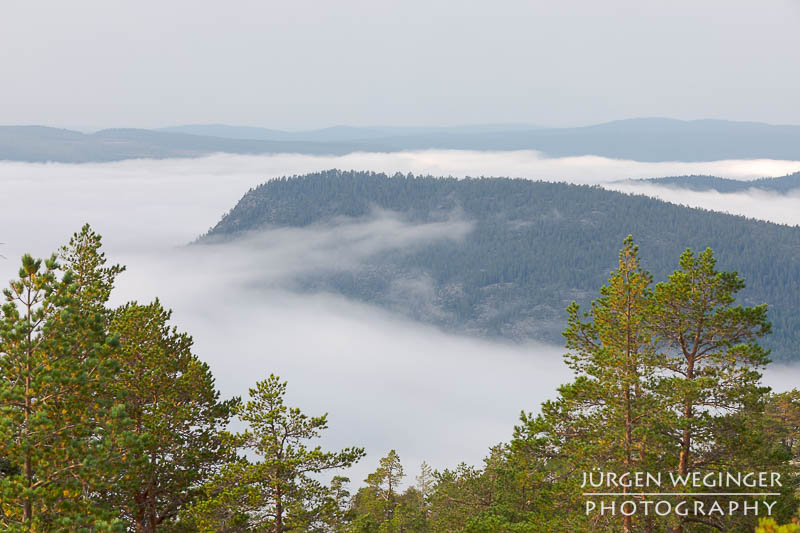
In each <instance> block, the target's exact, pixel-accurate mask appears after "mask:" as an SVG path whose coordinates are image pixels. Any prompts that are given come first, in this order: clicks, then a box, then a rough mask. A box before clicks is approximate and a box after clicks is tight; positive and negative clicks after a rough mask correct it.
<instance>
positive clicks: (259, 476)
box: [187, 375, 364, 533]
mask: <svg viewBox="0 0 800 533" xmlns="http://www.w3.org/2000/svg"><path fill="white" fill-rule="evenodd" d="M285 394H286V382H281V381H280V379H279V378H278V377H277V376H275V375H270V377H269V378H267V379H266V380H264V381H260V382H258V383H257V384H256V385H255V387H254V388H252V389H250V399H249V400H248V401H247V402H245V403H243V404H239V405H238V406H237V407H236V408H235V409H234V413H235V415H236V416H237V418H238V419H239V420H241V421H242V422H243V423H245V424H247V426H248V429H246V430H245V431H244V432H242V433H239V434H237V435H236V436H234V438H233V439H232V442H233V443H235V444H236V445H237V446H238V447H239V448H240V449H241V450H243V451H246V452H248V453H250V454H252V455H254V456H256V457H257V458H258V460H257V461H255V462H251V461H250V460H248V459H245V458H242V459H241V460H239V461H237V462H235V463H232V464H229V465H226V466H225V467H224V468H223V470H222V472H221V473H220V475H219V476H217V477H216V478H215V479H214V480H213V481H211V482H210V483H208V484H207V486H206V494H207V498H206V499H204V500H203V501H201V502H199V503H198V504H196V505H195V506H194V507H193V508H192V509H191V510H190V512H189V513H187V516H188V517H189V518H191V519H192V520H193V521H194V523H195V524H196V526H197V528H198V529H199V531H202V532H222V531H268V532H271V533H286V532H288V531H313V530H314V529H315V528H316V527H320V525H321V524H324V523H325V522H326V521H328V520H329V518H330V516H329V514H328V513H329V511H330V509H331V508H330V501H331V498H332V492H333V491H332V490H331V488H330V487H328V486H325V485H324V484H323V483H321V482H320V481H319V480H318V479H316V478H315V477H313V476H314V475H315V474H319V473H322V472H326V471H329V470H334V469H338V468H343V467H349V466H351V465H352V464H353V463H355V462H356V461H358V460H359V459H361V457H363V455H364V450H363V449H361V448H355V447H351V448H345V449H343V450H340V451H338V452H328V451H323V450H322V449H321V447H320V446H316V447H314V448H310V447H309V445H308V444H307V443H308V441H311V440H314V439H317V438H319V437H320V434H321V432H322V431H323V430H324V429H326V428H327V426H328V420H327V415H322V416H316V417H309V416H307V415H305V414H303V413H302V412H301V411H300V410H299V409H297V408H290V407H287V406H286V405H285V404H284V396H285Z"/></svg>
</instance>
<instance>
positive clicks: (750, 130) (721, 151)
mask: <svg viewBox="0 0 800 533" xmlns="http://www.w3.org/2000/svg"><path fill="white" fill-rule="evenodd" d="M423 149H462V150H538V151H541V152H544V153H545V154H547V155H549V156H553V157H560V156H578V155H599V156H605V157H612V158H621V159H632V160H637V161H713V160H720V159H755V158H769V159H792V160H800V126H777V125H770V124H761V123H755V122H729V121H722V120H696V121H681V120H672V119H662V118H648V119H631V120H621V121H617V122H609V123H605V124H598V125H595V126H585V127H575V128H537V127H535V126H525V125H487V126H464V127H452V128H407V127H374V128H360V127H346V126H337V127H333V128H327V129H322V130H313V131H306V132H286V131H278V130H269V129H264V128H252V127H240V126H226V125H193V126H180V127H174V128H166V129H162V130H142V129H110V130H102V131H99V132H96V133H92V134H84V133H80V132H76V131H71V130H63V129H56V128H48V127H44V126H0V159H5V160H14V161H59V162H69V163H81V162H90V161H118V160H122V159H131V158H167V157H198V156H203V155H208V154H211V153H215V152H227V153H234V154H268V153H281V152H283V153H286V152H290V153H301V154H346V153H350V152H356V151H365V152H391V151H400V150H423Z"/></svg>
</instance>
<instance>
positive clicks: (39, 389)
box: [0, 226, 125, 531]
mask: <svg viewBox="0 0 800 533" xmlns="http://www.w3.org/2000/svg"><path fill="white" fill-rule="evenodd" d="M99 248H100V237H99V236H98V235H96V234H95V233H94V232H92V231H91V229H90V228H89V227H88V226H84V228H83V229H82V230H81V232H80V233H77V234H75V235H74V236H73V238H72V239H71V241H70V243H69V245H68V246H67V247H65V248H64V249H63V250H62V253H61V255H62V258H63V260H64V263H63V265H61V264H59V262H58V261H57V258H56V256H53V257H51V258H50V259H48V260H46V261H42V260H40V259H33V258H32V257H31V256H30V255H25V256H24V257H23V258H22V267H21V268H20V271H19V278H18V279H16V280H14V281H12V282H11V283H10V286H9V288H8V289H5V290H4V291H3V292H4V295H5V298H6V304H5V305H3V308H2V318H0V376H1V377H0V457H3V458H4V459H5V467H4V475H3V476H0V526H2V528H3V529H4V530H6V531H56V530H61V531H63V530H71V531H79V530H88V529H89V528H91V529H93V530H95V531H99V530H108V529H109V528H113V527H114V526H113V524H118V521H114V520H112V519H113V513H110V512H108V510H107V509H106V508H104V506H102V505H100V504H99V503H98V502H97V501H96V500H95V499H94V498H92V497H91V495H92V493H93V492H94V491H95V490H97V489H102V488H103V487H105V486H107V484H108V483H109V482H110V479H111V477H113V473H114V472H115V468H116V466H117V465H118V459H119V455H118V451H117V450H116V449H115V448H114V447H113V446H112V443H113V442H114V440H115V439H116V438H118V437H120V436H121V434H122V433H124V431H123V429H124V426H125V418H124V409H120V407H121V405H120V404H119V402H118V399H117V398H115V397H114V395H113V394H108V389H107V386H108V383H109V382H110V381H111V379H112V376H113V374H114V372H115V371H116V365H115V364H114V362H113V360H111V359H110V358H109V354H110V353H111V351H112V350H113V349H114V346H115V342H114V340H113V339H111V338H109V337H108V335H107V332H106V329H105V326H106V321H107V313H106V309H105V303H106V301H107V299H108V295H109V293H110V290H111V286H112V284H113V280H114V278H115V276H116V275H117V274H118V273H119V272H120V271H121V269H120V268H119V267H105V266H104V264H105V257H104V256H103V254H101V253H100V252H99Z"/></svg>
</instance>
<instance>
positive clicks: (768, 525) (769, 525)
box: [756, 518, 800, 533]
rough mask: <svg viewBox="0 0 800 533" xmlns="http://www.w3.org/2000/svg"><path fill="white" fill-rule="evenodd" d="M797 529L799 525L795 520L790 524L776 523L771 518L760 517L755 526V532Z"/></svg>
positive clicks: (785, 532) (781, 532)
mask: <svg viewBox="0 0 800 533" xmlns="http://www.w3.org/2000/svg"><path fill="white" fill-rule="evenodd" d="M798 531H800V525H798V524H797V521H796V520H795V521H794V522H793V523H791V524H785V525H778V523H777V522H775V520H773V519H772V518H762V519H761V520H759V522H758V527H757V528H756V533H797V532H798Z"/></svg>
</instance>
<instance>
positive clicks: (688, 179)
mask: <svg viewBox="0 0 800 533" xmlns="http://www.w3.org/2000/svg"><path fill="white" fill-rule="evenodd" d="M626 181H627V182H628V183H652V184H654V185H661V186H665V187H675V188H677V189H689V190H692V191H711V190H714V191H717V192H723V193H733V192H741V191H747V190H750V189H759V190H762V191H771V192H777V193H781V194H785V193H787V192H789V191H795V190H800V172H795V173H794V174H789V175H788V176H782V177H779V178H761V179H757V180H749V181H742V180H732V179H727V178H718V177H716V176H673V177H667V178H650V179H640V180H626ZM799 208H800V206H799Z"/></svg>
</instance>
